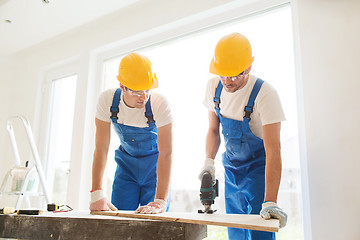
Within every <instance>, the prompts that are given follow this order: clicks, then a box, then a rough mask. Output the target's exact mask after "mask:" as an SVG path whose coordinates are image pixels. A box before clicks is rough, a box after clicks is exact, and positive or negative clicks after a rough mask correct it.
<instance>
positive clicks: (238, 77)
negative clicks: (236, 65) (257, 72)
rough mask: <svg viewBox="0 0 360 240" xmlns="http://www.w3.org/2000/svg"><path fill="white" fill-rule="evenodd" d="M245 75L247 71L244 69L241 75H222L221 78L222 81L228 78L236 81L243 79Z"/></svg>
mask: <svg viewBox="0 0 360 240" xmlns="http://www.w3.org/2000/svg"><path fill="white" fill-rule="evenodd" d="M244 76H245V71H243V72H242V73H240V74H239V75H237V76H233V77H225V76H220V79H221V80H222V81H225V80H226V79H229V80H230V81H232V82H236V81H239V80H241V79H242V78H243V77H244Z"/></svg>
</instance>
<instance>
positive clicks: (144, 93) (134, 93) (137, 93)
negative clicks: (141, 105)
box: [126, 88, 150, 97]
mask: <svg viewBox="0 0 360 240" xmlns="http://www.w3.org/2000/svg"><path fill="white" fill-rule="evenodd" d="M126 89H127V90H129V93H130V94H131V95H132V96H136V97H141V96H148V95H149V93H150V90H141V91H134V90H131V89H130V88H126Z"/></svg>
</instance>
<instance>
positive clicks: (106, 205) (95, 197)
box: [90, 189, 117, 211]
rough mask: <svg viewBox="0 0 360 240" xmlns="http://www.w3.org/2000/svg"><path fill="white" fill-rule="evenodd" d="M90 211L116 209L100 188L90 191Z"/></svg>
mask: <svg viewBox="0 0 360 240" xmlns="http://www.w3.org/2000/svg"><path fill="white" fill-rule="evenodd" d="M90 197H91V200H90V211H109V210H113V211H116V210H117V208H116V207H115V206H114V205H113V204H112V203H111V202H110V201H109V200H108V199H107V198H106V197H105V194H104V191H103V190H102V189H99V190H95V191H91V192H90Z"/></svg>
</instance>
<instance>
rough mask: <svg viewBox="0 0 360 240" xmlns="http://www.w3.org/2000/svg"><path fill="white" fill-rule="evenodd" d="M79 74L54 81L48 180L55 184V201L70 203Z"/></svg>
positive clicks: (53, 186) (53, 193) (53, 187)
mask: <svg viewBox="0 0 360 240" xmlns="http://www.w3.org/2000/svg"><path fill="white" fill-rule="evenodd" d="M76 83H77V75H72V76H68V77H65V78H60V79H56V80H53V81H52V82H51V89H52V94H51V103H52V104H51V107H50V114H49V117H50V120H49V123H50V129H49V145H48V155H47V164H48V179H49V180H50V183H51V184H49V185H52V200H53V202H55V203H66V197H67V186H68V175H69V171H70V154H71V142H72V141H71V139H72V133H73V122H74V109H75V95H76Z"/></svg>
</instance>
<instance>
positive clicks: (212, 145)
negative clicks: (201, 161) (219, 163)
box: [206, 131, 220, 159]
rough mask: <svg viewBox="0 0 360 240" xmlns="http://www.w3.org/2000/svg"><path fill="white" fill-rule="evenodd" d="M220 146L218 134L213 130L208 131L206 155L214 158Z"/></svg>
mask: <svg viewBox="0 0 360 240" xmlns="http://www.w3.org/2000/svg"><path fill="white" fill-rule="evenodd" d="M219 146H220V135H219V133H214V132H213V131H208V133H207V135H206V157H207V158H212V159H215V156H216V154H217V152H218V150H219Z"/></svg>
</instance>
